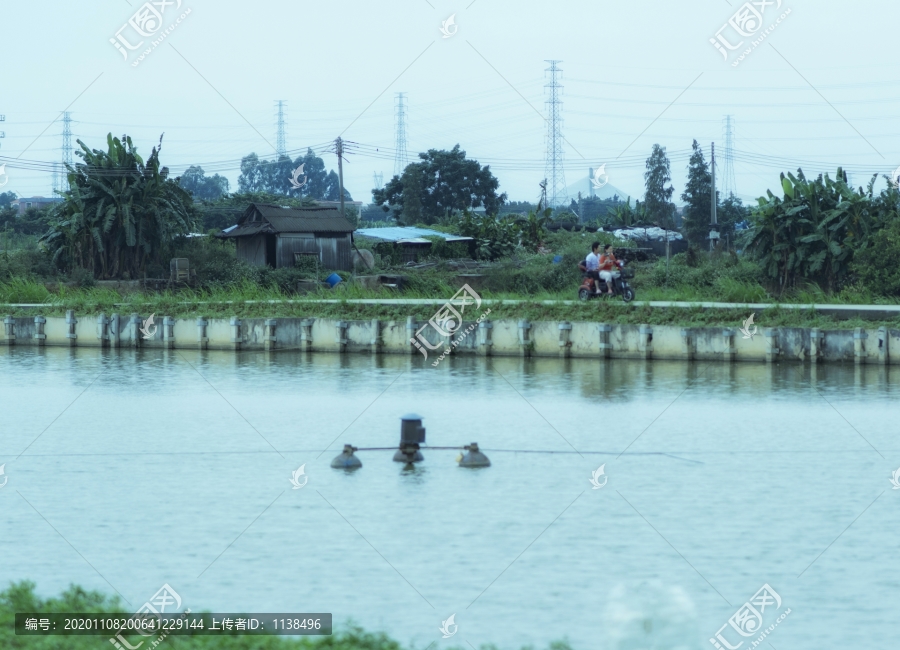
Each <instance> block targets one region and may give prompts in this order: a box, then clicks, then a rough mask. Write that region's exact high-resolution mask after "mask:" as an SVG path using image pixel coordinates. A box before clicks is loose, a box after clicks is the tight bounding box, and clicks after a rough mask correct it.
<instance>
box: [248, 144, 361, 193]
mask: <svg viewBox="0 0 900 650" xmlns="http://www.w3.org/2000/svg"><path fill="white" fill-rule="evenodd" d="M300 165H303V171H302V173H301V174H300V175H299V176H298V178H297V182H298V183H300V184H301V187H300V188H295V187H294V186H293V184H292V183H291V179H292V178H293V174H294V170H295V169H297V168H298V167H300ZM238 191H239V192H241V193H248V192H265V193H268V194H276V195H280V196H293V197H298V198H310V199H316V200H319V201H339V200H340V198H341V192H340V181H339V179H338V175H337V174H336V173H335V172H334V170H330V171H327V172H326V171H325V161H324V160H322V159H321V158H320V157H318V156H317V155H315V154H314V153H313V150H312V149H307V150H306V155H305V156H298V157H297V158H296V159H294V160H291V159H290V158H289V157H288V156H281V157H280V158H278V159H277V160H260V159H259V156H257V155H256V154H255V153H251V154H249V155H247V156H244V158H243V159H242V160H241V174H240V176H238ZM344 199H345V200H347V201H352V200H353V199H352V197H351V196H350V192H348V191H347V189H346V188H345V189H344Z"/></svg>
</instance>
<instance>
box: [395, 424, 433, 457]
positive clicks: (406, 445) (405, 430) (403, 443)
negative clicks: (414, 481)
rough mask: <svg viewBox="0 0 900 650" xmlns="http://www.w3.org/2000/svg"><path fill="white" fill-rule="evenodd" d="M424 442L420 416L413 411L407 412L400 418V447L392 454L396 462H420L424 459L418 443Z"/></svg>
mask: <svg viewBox="0 0 900 650" xmlns="http://www.w3.org/2000/svg"><path fill="white" fill-rule="evenodd" d="M423 442H425V427H423V426H422V416H421V415H416V414H415V413H407V414H406V415H404V416H403V417H402V418H400V447H399V449H397V452H396V453H395V454H394V460H395V461H396V462H398V463H420V462H422V461H423V460H425V457H424V456H423V455H422V452H420V451H419V445H420V444H421V443H423Z"/></svg>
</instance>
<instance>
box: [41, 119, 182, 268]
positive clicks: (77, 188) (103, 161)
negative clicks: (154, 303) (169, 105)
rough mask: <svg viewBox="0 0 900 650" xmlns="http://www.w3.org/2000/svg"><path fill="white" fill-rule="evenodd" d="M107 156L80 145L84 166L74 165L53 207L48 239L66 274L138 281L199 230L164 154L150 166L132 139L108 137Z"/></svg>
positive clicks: (156, 151)
mask: <svg viewBox="0 0 900 650" xmlns="http://www.w3.org/2000/svg"><path fill="white" fill-rule="evenodd" d="M106 142H107V151H99V150H97V149H94V150H91V149H88V148H87V146H86V145H85V144H84V143H83V142H82V141H81V140H78V144H79V145H80V146H81V151H78V152H76V155H78V156H79V157H80V158H82V159H83V160H84V162H83V163H76V164H75V166H74V167H73V166H70V165H67V166H66V169H67V170H68V173H67V179H68V187H69V189H68V190H66V191H65V192H64V193H63V199H64V200H63V202H62V203H61V204H59V205H58V206H56V207H54V208H53V209H52V210H53V211H52V214H51V228H50V231H49V232H48V233H46V234H45V235H44V236H43V237H41V241H42V242H43V243H44V244H45V245H46V247H47V249H48V251H49V252H50V253H51V254H52V257H53V260H54V261H55V262H56V263H57V265H58V266H60V267H61V268H64V269H72V268H82V269H86V270H88V271H90V272H92V273H93V275H94V277H97V278H99V279H107V278H118V277H122V276H123V274H125V273H127V274H128V275H129V277H133V278H137V277H140V276H141V275H143V274H144V272H145V271H146V270H147V267H148V265H161V261H162V260H161V255H162V252H163V250H164V248H165V247H166V246H167V245H169V244H170V243H171V241H172V240H173V239H174V238H175V237H176V236H178V235H185V234H187V233H189V232H191V230H192V229H193V228H194V227H195V223H196V221H195V216H194V213H193V210H192V203H193V201H192V199H191V195H190V194H189V193H188V192H187V191H186V190H185V189H184V188H182V187H181V186H180V185H179V184H178V182H177V181H175V179H171V178H169V170H168V168H166V167H161V166H160V162H159V152H160V150H161V149H162V138H160V143H159V146H158V147H154V148H153V150H152V152H151V153H150V157H149V158H148V159H147V162H146V163H145V162H144V161H143V159H142V158H141V157H140V156H139V155H138V153H137V149H136V148H135V147H134V145H133V144H132V142H131V138H129V137H128V136H122V139H121V140H119V138H114V137H113V136H112V134H111V133H110V134H109V135H108V136H107V138H106Z"/></svg>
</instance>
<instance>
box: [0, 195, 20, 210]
mask: <svg viewBox="0 0 900 650" xmlns="http://www.w3.org/2000/svg"><path fill="white" fill-rule="evenodd" d="M17 198H19V197H18V195H17V194H16V193H15V192H0V208H5V207H9V204H10V203H12V202H13V201H15V200H16V199H17Z"/></svg>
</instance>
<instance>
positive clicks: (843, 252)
mask: <svg viewBox="0 0 900 650" xmlns="http://www.w3.org/2000/svg"><path fill="white" fill-rule="evenodd" d="M875 180H876V176H873V177H872V180H871V181H870V182H869V185H868V187H867V188H866V189H863V188H862V187H860V188H859V189H853V188H852V187H850V185H849V184H848V183H847V177H846V174H845V173H844V171H843V170H842V169H841V168H840V167H839V168H838V170H837V175H836V178H834V179H832V178H830V177H829V176H828V175H827V174H826V175H825V176H824V177H823V176H821V175H820V176H819V177H818V178H816V179H814V180H809V179H808V178H806V176H805V175H804V174H803V170H801V169H798V170H797V175H796V176H795V175H794V174H792V173H788V174H786V175H785V174H784V173H782V174H781V188H780V189H781V192H780V193H783V194H782V197H783V198H782V197H779V196H777V195H775V194H774V193H772V191H771V190H769V191H768V192H767V195H768V196H766V197H761V198H760V199H759V200H758V205H757V206H756V207H755V208H754V209H753V210H752V212H751V224H752V227H751V229H750V230H749V231H748V232H747V234H746V235H745V237H746V245H747V250H748V251H749V252H750V253H751V254H752V255H753V256H755V257H756V258H757V259H758V260H759V261H760V263H761V264H762V266H763V268H764V269H765V271H766V273H767V274H768V275H769V277H770V278H772V280H773V281H774V282H776V283H777V285H778V287H779V288H780V289H781V291H782V292H783V291H784V290H785V289H788V288H792V287H795V286H796V285H797V282H798V280H802V281H807V282H816V283H818V284H819V285H820V286H822V287H824V288H826V289H828V290H835V289H837V288H839V287H840V286H841V284H842V283H843V282H844V281H845V280H846V278H847V276H848V273H849V270H850V268H851V266H850V265H851V263H852V261H853V257H854V255H855V254H856V253H857V252H860V251H863V250H865V249H867V248H868V247H869V246H870V245H871V242H872V239H873V236H874V234H875V233H877V232H878V231H880V230H881V229H882V228H884V227H886V226H888V225H890V224H892V223H894V222H895V221H896V220H897V219H898V218H900V217H898V206H900V194H898V192H897V190H896V189H895V188H891V187H889V188H888V189H887V190H885V191H883V192H882V193H881V195H880V196H875V193H874V185H875ZM884 263H885V264H891V263H895V262H894V260H884Z"/></svg>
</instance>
